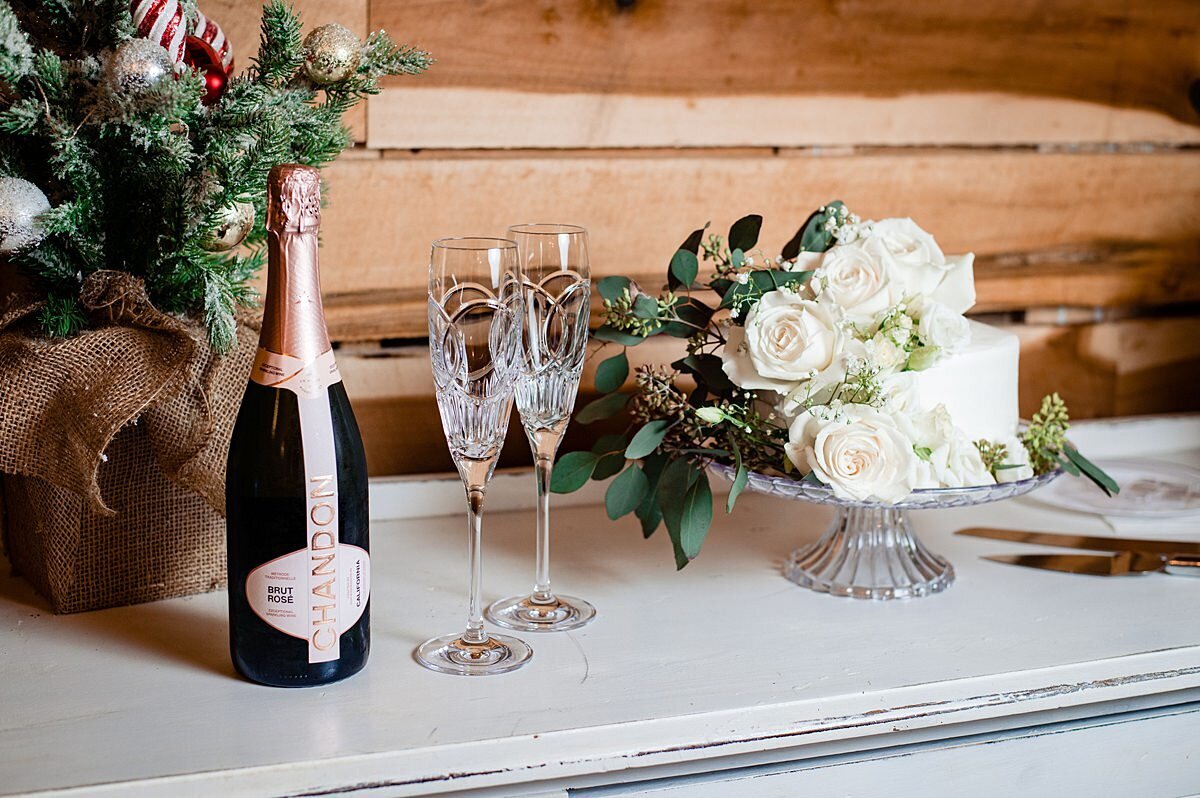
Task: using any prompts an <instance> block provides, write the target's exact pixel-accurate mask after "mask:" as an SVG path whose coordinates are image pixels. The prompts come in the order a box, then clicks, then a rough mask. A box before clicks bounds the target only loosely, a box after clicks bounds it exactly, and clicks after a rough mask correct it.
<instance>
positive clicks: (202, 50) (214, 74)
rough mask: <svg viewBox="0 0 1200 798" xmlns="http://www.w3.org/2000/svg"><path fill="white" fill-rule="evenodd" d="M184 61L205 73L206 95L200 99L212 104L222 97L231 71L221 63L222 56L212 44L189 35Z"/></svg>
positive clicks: (185, 42) (185, 43) (185, 45)
mask: <svg viewBox="0 0 1200 798" xmlns="http://www.w3.org/2000/svg"><path fill="white" fill-rule="evenodd" d="M183 61H184V63H185V64H187V65H188V66H190V67H191V68H192V69H198V70H200V71H201V72H203V73H204V96H203V97H201V98H200V101H201V102H203V103H204V104H205V105H212V104H213V103H215V102H216V101H217V100H219V99H221V95H222V94H224V93H225V87H226V86H227V85H228V84H229V73H228V72H226V71H225V67H224V65H222V63H221V57H220V56H219V55H218V54H217V51H216V50H214V49H213V47H212V45H211V44H209V43H208V42H206V41H204V40H203V39H198V38H196V37H195V36H188V37H187V39H186V40H185V41H184V52H183Z"/></svg>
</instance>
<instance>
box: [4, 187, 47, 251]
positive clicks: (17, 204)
mask: <svg viewBox="0 0 1200 798" xmlns="http://www.w3.org/2000/svg"><path fill="white" fill-rule="evenodd" d="M48 210H50V200H48V199H46V195H45V194H43V193H42V190H41V189H40V188H38V187H37V186H35V185H34V184H33V183H30V182H29V181H28V180H22V179H21V178H19V177H0V255H11V254H13V253H14V252H18V251H20V250H22V249H28V248H29V247H34V246H37V245H38V244H39V243H41V241H42V238H43V237H44V236H45V231H44V230H42V227H41V225H39V224H38V221H37V217H38V215H39V214H42V213H45V212H46V211H48Z"/></svg>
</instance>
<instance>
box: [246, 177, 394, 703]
mask: <svg viewBox="0 0 1200 798" xmlns="http://www.w3.org/2000/svg"><path fill="white" fill-rule="evenodd" d="M267 191H268V198H267V248H268V249H267V252H268V260H267V298H266V304H265V307H264V310H263V326H262V334H261V337H260V338H259V344H258V354H257V356H256V357H255V360H254V367H253V370H252V372H251V375H250V383H249V385H248V386H247V387H246V394H245V397H244V398H243V399H242V406H241V409H240V410H239V412H238V417H237V423H236V424H235V426H234V430H233V439H232V441H231V442H230V446H229V463H228V470H227V472H226V477H225V491H226V498H225V505H226V530H227V542H228V561H229V644H230V649H231V653H232V656H233V663H234V666H235V667H236V668H237V670H238V672H239V673H241V674H242V675H243V676H245V677H246V678H248V679H251V680H253V681H256V682H261V683H263V684H269V685H275V686H278V687H305V686H309V685H318V684H326V683H328V682H333V681H337V680H338V679H344V678H346V677H347V676H350V675H352V674H354V673H357V672H358V671H359V670H361V669H362V667H363V666H364V665H365V664H366V661H367V653H368V650H369V648H370V630H369V606H368V599H369V597H370V585H371V581H370V580H371V560H370V556H369V554H368V550H369V546H368V541H367V467H366V457H365V456H364V454H363V447H362V439H361V437H360V436H359V432H358V424H357V423H356V422H355V420H354V413H353V411H352V410H351V409H350V402H349V400H348V399H347V398H346V390H345V388H344V387H343V386H342V382H341V376H340V375H339V374H338V368H337V362H336V361H335V360H334V356H333V348H332V346H331V345H330V343H329V334H328V332H327V331H326V329H325V315H324V310H323V308H322V306H321V286H320V278H319V276H318V272H317V228H318V227H319V225H320V213H321V190H320V180H319V176H318V172H317V170H315V169H313V168H311V167H307V166H301V165H299V164H285V165H281V166H276V167H275V168H274V169H272V170H271V174H270V177H269V178H268V187H267Z"/></svg>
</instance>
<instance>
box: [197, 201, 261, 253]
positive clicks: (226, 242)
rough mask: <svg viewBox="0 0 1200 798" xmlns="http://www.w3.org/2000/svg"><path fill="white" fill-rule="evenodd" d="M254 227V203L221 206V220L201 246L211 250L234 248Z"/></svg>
mask: <svg viewBox="0 0 1200 798" xmlns="http://www.w3.org/2000/svg"><path fill="white" fill-rule="evenodd" d="M253 229H254V204H253V203H250V202H235V203H233V204H232V205H226V206H225V207H223V208H221V215H220V220H219V221H218V222H217V226H216V227H215V228H213V230H212V231H211V232H209V234H208V235H207V236H205V237H204V240H202V241H201V242H200V246H202V247H204V248H205V249H207V250H208V251H209V252H224V251H225V250H227V249H233V248H234V247H236V246H237V245H238V244H240V243H242V240H243V239H245V238H246V236H248V235H250V231H251V230H253Z"/></svg>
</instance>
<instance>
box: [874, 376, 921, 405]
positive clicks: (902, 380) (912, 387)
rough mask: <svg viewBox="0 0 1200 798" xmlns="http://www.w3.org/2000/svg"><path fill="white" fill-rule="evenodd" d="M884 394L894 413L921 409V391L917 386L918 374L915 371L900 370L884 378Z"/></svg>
mask: <svg viewBox="0 0 1200 798" xmlns="http://www.w3.org/2000/svg"><path fill="white" fill-rule="evenodd" d="M881 387H882V388H883V395H884V396H885V397H886V398H887V406H888V409H889V410H890V411H892V412H893V413H905V414H911V413H916V412H918V411H920V409H921V392H920V390H918V388H917V375H916V372H913V371H900V372H897V373H895V374H890V375H888V376H886V377H884V379H883V384H882V386H881Z"/></svg>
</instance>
